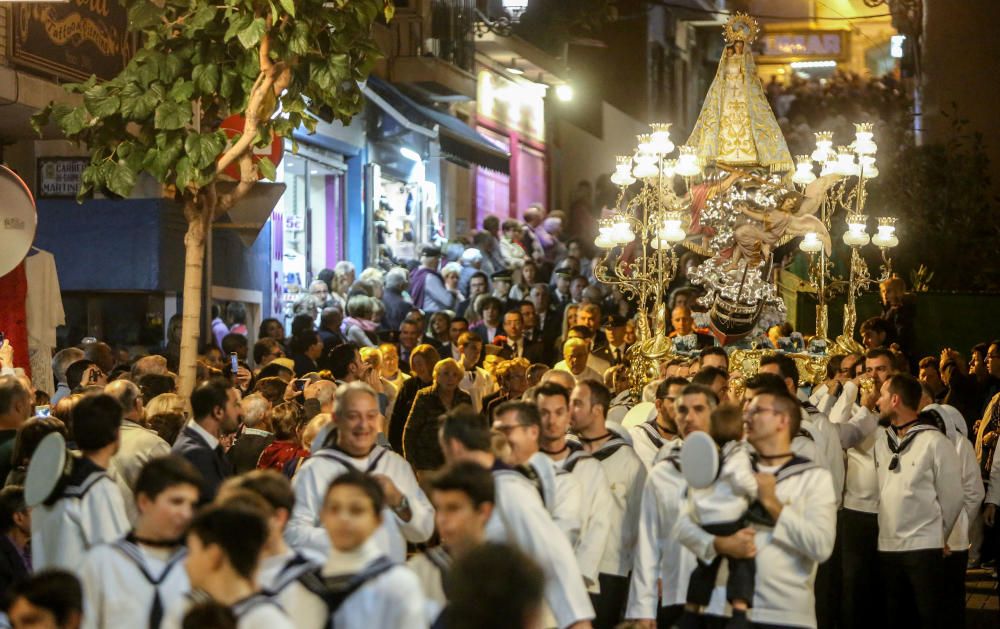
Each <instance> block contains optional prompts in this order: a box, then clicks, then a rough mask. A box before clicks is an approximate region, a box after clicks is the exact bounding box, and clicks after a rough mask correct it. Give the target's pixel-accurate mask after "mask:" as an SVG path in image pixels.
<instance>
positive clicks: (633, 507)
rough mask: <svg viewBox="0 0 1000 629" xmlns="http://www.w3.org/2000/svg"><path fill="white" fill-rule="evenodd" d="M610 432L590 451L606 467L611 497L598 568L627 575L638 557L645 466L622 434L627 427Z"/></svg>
mask: <svg viewBox="0 0 1000 629" xmlns="http://www.w3.org/2000/svg"><path fill="white" fill-rule="evenodd" d="M611 432H612V434H613V435H614V436H613V437H612V438H611V439H610V440H608V442H607V443H605V444H604V445H602V446H601V447H600V448H598V449H597V450H595V451H594V452H592V453H591V456H593V457H594V458H595V459H597V460H598V461H600V463H601V466H602V467H603V468H604V474H605V476H607V479H608V487H609V489H610V490H611V499H612V500H611V503H610V504H611V507H610V511H611V514H610V515H611V518H610V523H611V528H610V529H609V531H608V538H607V542H606V543H605V545H604V553H603V554H602V555H601V562H600V565H599V569H600V572H601V573H603V574H610V575H615V576H619V577H627V576H628V574H629V572H630V571H631V570H632V564H633V563H634V561H635V546H636V542H637V540H638V537H639V514H640V511H641V508H642V489H643V487H644V486H645V484H646V466H644V465H643V464H642V461H641V460H640V459H639V457H638V455H636V453H635V451H634V450H633V449H632V446H630V445H629V444H628V442H627V441H626V440H625V439H624V437H623V436H622V433H623V432H624V431H620V432H619V431H617V430H611Z"/></svg>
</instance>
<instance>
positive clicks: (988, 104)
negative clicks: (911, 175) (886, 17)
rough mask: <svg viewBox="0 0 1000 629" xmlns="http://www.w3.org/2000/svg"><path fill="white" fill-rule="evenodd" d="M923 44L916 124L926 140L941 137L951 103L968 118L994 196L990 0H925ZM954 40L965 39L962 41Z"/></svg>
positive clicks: (999, 158) (994, 63)
mask: <svg viewBox="0 0 1000 629" xmlns="http://www.w3.org/2000/svg"><path fill="white" fill-rule="evenodd" d="M924 7H925V9H924V48H923V60H922V65H923V97H922V101H923V102H922V110H923V116H922V120H921V121H920V123H919V124H921V125H922V127H923V128H924V130H925V131H926V135H925V139H926V140H927V141H928V142H946V141H947V140H948V138H949V136H950V134H951V124H950V121H949V120H947V119H945V118H943V117H942V116H941V112H942V111H949V110H950V108H951V103H952V102H953V101H954V102H955V103H957V104H958V113H959V115H960V116H962V117H964V118H968V119H969V123H970V124H969V131H978V132H980V133H982V134H983V140H984V142H985V144H986V150H987V152H988V155H989V158H990V167H991V175H992V176H991V180H992V183H993V194H994V196H997V195H1000V124H998V123H997V115H996V111H997V107H996V102H997V96H996V94H997V89H996V87H995V86H994V85H991V84H992V83H994V82H995V80H996V79H995V77H996V76H998V75H1000V56H998V54H997V52H998V48H997V45H996V38H997V32H996V25H997V23H998V20H1000V2H996V0H965V1H963V2H954V1H953V0H925V1H924ZM960 42H966V44H965V45H962V44H961V43H960Z"/></svg>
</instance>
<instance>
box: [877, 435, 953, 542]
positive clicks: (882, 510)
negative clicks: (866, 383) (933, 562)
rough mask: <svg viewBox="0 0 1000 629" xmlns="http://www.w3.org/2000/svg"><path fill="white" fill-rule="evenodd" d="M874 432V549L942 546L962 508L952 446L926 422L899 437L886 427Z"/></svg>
mask: <svg viewBox="0 0 1000 629" xmlns="http://www.w3.org/2000/svg"><path fill="white" fill-rule="evenodd" d="M876 435H877V436H876V439H875V468H876V472H877V474H878V487H879V504H878V549H879V551H882V552H900V551H910V550H926V549H932V548H943V547H944V544H945V541H946V540H947V538H948V535H950V534H951V530H952V527H954V526H955V522H956V521H957V520H958V515H959V513H960V512H961V511H962V506H963V492H962V477H961V472H960V466H959V462H958V455H957V454H956V453H955V446H954V444H952V442H951V441H950V440H949V439H948V438H947V437H946V436H945V435H944V434H942V433H941V431H940V430H938V429H937V428H936V427H935V426H930V425H927V424H918V425H916V426H913V427H912V428H910V429H909V430H908V431H907V432H906V434H905V435H904V436H903V437H902V439H900V438H898V437H897V436H896V432H895V431H894V430H893V429H892V428H883V429H881V430H879V431H878V432H877V433H876ZM890 468H891V469H890Z"/></svg>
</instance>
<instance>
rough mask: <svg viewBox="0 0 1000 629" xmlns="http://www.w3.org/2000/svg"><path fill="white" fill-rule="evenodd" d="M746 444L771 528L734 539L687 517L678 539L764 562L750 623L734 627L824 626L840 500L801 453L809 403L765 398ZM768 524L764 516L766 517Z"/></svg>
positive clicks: (703, 552) (705, 551)
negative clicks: (821, 613) (820, 609)
mask: <svg viewBox="0 0 1000 629" xmlns="http://www.w3.org/2000/svg"><path fill="white" fill-rule="evenodd" d="M744 418H745V424H746V439H747V441H748V442H749V443H750V445H751V446H753V448H754V450H755V452H756V461H757V473H756V479H757V496H758V502H759V503H760V506H761V507H762V508H763V511H764V513H763V514H762V516H765V517H766V518H767V523H761V524H759V525H757V526H756V527H755V528H749V527H748V528H744V529H742V530H740V531H737V532H736V533H734V534H732V535H724V536H716V535H712V534H710V533H707V532H706V531H705V530H704V529H702V528H701V527H700V526H698V525H697V523H695V522H694V520H693V519H692V517H691V514H690V510H689V509H688V510H685V511H684V513H682V515H681V517H680V520H679V522H678V526H677V534H678V538H679V539H680V540H681V542H682V543H683V544H684V545H686V546H687V547H688V548H689V549H690V550H691V551H692V552H693V553H694V554H695V556H697V557H698V558H699V559H700V560H701V561H703V562H710V561H712V560H713V559H714V558H715V557H716V556H717V555H722V556H725V557H734V558H737V559H748V558H756V574H755V577H754V595H753V604H752V605H751V609H750V610H749V614H748V616H749V618H747V617H746V616H744V617H742V618H741V617H740V615H739V614H738V612H736V611H734V614H733V620H732V621H730V623H731V624H730V625H728V626H748V625H747V620H749V621H751V622H753V626H755V627H758V626H761V627H769V626H775V627H816V613H815V600H814V597H813V587H814V580H815V576H816V567H817V565H818V564H819V562H821V561H825V560H826V559H827V557H829V556H830V553H831V552H832V551H833V541H834V536H835V534H836V530H835V527H836V511H837V502H836V498H835V496H834V493H833V482H832V480H831V479H830V473H829V472H828V471H827V470H825V469H823V468H822V467H820V466H818V465H816V463H814V462H812V461H809V460H807V459H804V458H802V457H800V456H798V455H796V454H795V453H794V452H793V451H792V448H791V444H792V435H794V434H796V433H797V432H798V430H799V425H798V424H799V422H800V421H801V419H802V409H801V404H800V403H799V401H798V399H796V398H795V397H793V396H792V395H790V394H789V393H788V392H787V391H785V390H775V391H773V392H768V393H762V394H760V395H757V396H756V397H755V398H754V399H753V400H752V401H751V403H750V404H749V406H748V407H747V409H746V412H745V415H744ZM761 519H762V520H763V519H764V518H761Z"/></svg>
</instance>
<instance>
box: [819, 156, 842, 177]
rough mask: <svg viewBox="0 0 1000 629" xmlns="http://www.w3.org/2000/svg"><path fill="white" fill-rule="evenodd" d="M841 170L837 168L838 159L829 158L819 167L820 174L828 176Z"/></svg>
mask: <svg viewBox="0 0 1000 629" xmlns="http://www.w3.org/2000/svg"><path fill="white" fill-rule="evenodd" d="M838 172H839V171H838V170H837V161H836V160H828V161H825V162H823V166H822V167H821V168H820V169H819V176H820V177H826V176H827V175H835V174H837V173H838Z"/></svg>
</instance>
